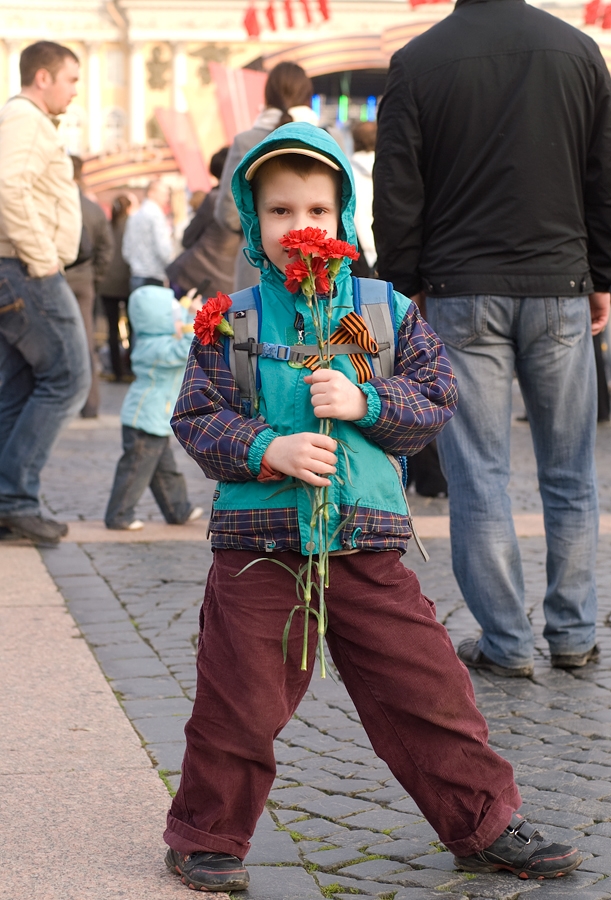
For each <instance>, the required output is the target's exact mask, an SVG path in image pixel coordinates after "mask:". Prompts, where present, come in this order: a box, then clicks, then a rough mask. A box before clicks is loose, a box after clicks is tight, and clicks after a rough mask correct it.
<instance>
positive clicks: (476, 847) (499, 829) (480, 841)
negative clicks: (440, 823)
mask: <svg viewBox="0 0 611 900" xmlns="http://www.w3.org/2000/svg"><path fill="white" fill-rule="evenodd" d="M514 790H515V794H514V797H513V798H512V801H511V802H508V801H507V800H505V799H504V798H499V799H498V801H497V802H496V803H495V804H494V806H492V807H491V808H490V809H489V810H488V812H487V813H486V815H485V816H484V818H483V819H482V821H481V822H480V824H479V826H478V828H477V830H476V831H474V832H473V834H470V835H469V837H466V838H462V839H461V840H459V841H444V844H445V845H446V847H447V848H448V850H449V851H450V853H453V854H454V855H455V856H471V854H472V853H478V852H479V851H480V850H484V849H485V848H486V847H489V846H490V844H492V843H493V842H494V841H496V839H497V838H499V837H500V836H501V835H502V833H503V832H504V831H505V829H506V828H507V826H508V825H509V823H510V821H511V817H512V815H513V814H514V812H515V811H516V810H518V809H519V808H520V806H521V805H522V799H521V797H520V794H519V793H518V789H517V788H515V789H514Z"/></svg>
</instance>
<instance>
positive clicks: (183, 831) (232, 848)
mask: <svg viewBox="0 0 611 900" xmlns="http://www.w3.org/2000/svg"><path fill="white" fill-rule="evenodd" d="M503 828H505V826H503ZM499 833H500V832H499ZM163 839H164V841H165V842H166V844H167V845H168V847H171V848H172V850H176V851H177V852H178V853H198V852H200V851H203V852H204V853H229V854H231V856H237V857H238V859H244V857H245V856H246V854H247V853H248V851H249V850H250V843H248V842H247V843H245V844H240V843H238V842H237V841H232V840H230V839H229V838H224V837H220V836H219V835H218V834H208V833H207V832H206V831H199V830H198V829H197V828H192V827H191V825H187V824H185V822H181V821H180V819H176V818H175V817H174V816H173V815H171V813H168V821H167V828H166V830H165V832H164V834H163Z"/></svg>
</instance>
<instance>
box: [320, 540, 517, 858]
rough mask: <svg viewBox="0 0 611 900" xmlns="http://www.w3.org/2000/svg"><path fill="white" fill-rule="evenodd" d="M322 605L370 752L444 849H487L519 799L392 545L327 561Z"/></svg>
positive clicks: (430, 610) (426, 604) (442, 635)
mask: <svg viewBox="0 0 611 900" xmlns="http://www.w3.org/2000/svg"><path fill="white" fill-rule="evenodd" d="M327 605H328V613H329V629H328V633H327V642H328V645H329V649H330V651H331V654H332V656H333V659H334V661H335V663H336V665H337V667H338V669H339V671H340V674H341V676H342V678H343V680H344V683H345V685H346V688H347V690H348V692H349V694H350V696H351V697H352V699H353V701H354V703H355V706H356V708H357V711H358V713H359V716H360V717H361V721H362V723H363V726H364V727H365V730H366V731H367V734H368V735H369V738H370V740H371V743H372V745H373V748H374V750H375V752H376V753H377V754H378V756H380V757H381V758H382V759H383V760H385V761H386V762H387V763H388V766H389V767H390V769H391V771H392V772H393V774H394V776H395V777H396V778H397V779H398V781H400V783H401V784H402V785H403V787H404V788H405V789H406V790H407V791H408V792H409V794H410V795H411V796H412V797H413V798H414V800H415V801H416V803H417V804H418V806H419V808H420V809H421V811H422V813H423V815H424V816H426V818H427V819H428V821H429V822H430V823H431V825H432V826H433V828H435V830H436V831H437V833H438V834H439V837H440V838H441V840H442V841H443V842H444V844H445V845H446V846H447V847H448V849H449V850H451V851H452V852H453V853H455V854H456V855H457V856H467V855H469V854H470V853H473V852H474V851H477V850H481V849H483V848H484V847H487V846H488V845H489V844H490V843H492V841H494V840H496V838H498V837H499V835H500V834H501V833H502V832H503V830H504V829H505V827H506V826H507V823H508V822H509V820H510V819H511V816H512V814H513V812H514V811H515V810H516V809H518V808H519V806H520V804H521V800H520V795H519V793H518V789H517V787H516V785H515V782H514V779H513V771H512V768H511V766H510V765H509V763H508V762H506V761H505V760H503V759H502V758H501V757H499V756H497V755H496V754H495V753H494V752H493V751H492V750H491V749H490V747H489V746H488V743H487V739H488V729H487V726H486V722H485V719H484V718H483V716H482V715H481V713H479V712H478V710H477V707H476V706H475V700H474V696H473V688H472V685H471V679H470V678H469V675H468V672H467V669H466V668H465V667H464V666H463V665H462V664H461V663H460V661H459V660H458V659H457V657H456V654H455V652H454V649H453V647H452V644H451V641H450V638H449V636H448V634H447V632H446V630H445V628H444V627H443V625H441V624H440V623H439V622H437V621H436V619H435V607H434V605H433V603H431V601H430V600H428V599H427V598H426V597H424V596H423V594H422V593H421V590H420V585H419V583H418V579H417V578H416V575H415V574H414V573H413V572H412V571H410V570H409V569H406V568H405V566H404V565H403V564H402V562H401V560H400V558H399V554H398V553H397V552H396V551H390V552H387V553H358V554H355V555H352V556H343V557H336V558H333V559H332V560H331V573H330V588H329V591H328V598H327Z"/></svg>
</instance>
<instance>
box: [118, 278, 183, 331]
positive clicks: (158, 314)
mask: <svg viewBox="0 0 611 900" xmlns="http://www.w3.org/2000/svg"><path fill="white" fill-rule="evenodd" d="M175 309H176V298H175V297H174V291H172V290H170V288H164V287H159V286H158V285H153V284H145V285H144V286H143V287H139V288H137V289H136V290H135V291H133V293H132V294H130V297H129V301H128V313H129V320H130V322H131V326H132V328H133V330H134V331H135V332H136V334H138V335H140V336H141V337H145V336H147V335H149V336H153V335H159V334H174V321H175ZM181 318H182V316H181Z"/></svg>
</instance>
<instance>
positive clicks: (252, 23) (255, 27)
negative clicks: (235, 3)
mask: <svg viewBox="0 0 611 900" xmlns="http://www.w3.org/2000/svg"><path fill="white" fill-rule="evenodd" d="M244 28H245V29H246V31H247V32H248V37H259V32H260V29H259V20H258V19H257V10H256V9H255V4H254V3H251V4H250V6H249V7H248V9H247V10H246V15H245V16H244Z"/></svg>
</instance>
